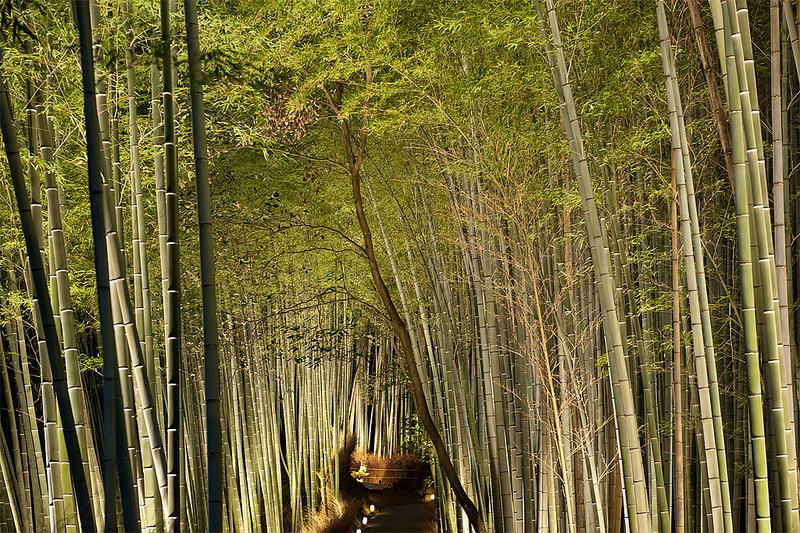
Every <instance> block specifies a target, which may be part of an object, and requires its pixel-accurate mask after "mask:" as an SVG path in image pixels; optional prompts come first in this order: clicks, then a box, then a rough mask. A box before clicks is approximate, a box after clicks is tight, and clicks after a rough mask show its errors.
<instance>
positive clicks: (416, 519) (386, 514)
mask: <svg viewBox="0 0 800 533" xmlns="http://www.w3.org/2000/svg"><path fill="white" fill-rule="evenodd" d="M367 499H368V501H369V503H371V504H373V505H374V506H375V513H374V514H373V515H372V517H370V519H369V521H368V522H367V525H366V526H362V527H361V531H362V532H363V533H367V532H369V533H377V532H383V533H412V532H413V533H418V532H419V533H435V532H436V530H437V528H436V507H435V505H434V503H433V502H432V501H425V500H423V499H422V498H421V497H420V496H419V495H417V494H408V493H405V492H398V491H394V490H384V491H370V493H369V495H368V498H367Z"/></svg>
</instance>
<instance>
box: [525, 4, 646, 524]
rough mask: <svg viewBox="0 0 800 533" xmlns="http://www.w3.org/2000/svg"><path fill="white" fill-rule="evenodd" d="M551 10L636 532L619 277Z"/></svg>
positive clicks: (637, 471) (642, 519)
mask: <svg viewBox="0 0 800 533" xmlns="http://www.w3.org/2000/svg"><path fill="white" fill-rule="evenodd" d="M536 8H537V10H539V9H540V8H539V5H538V3H537V4H536ZM546 8H547V14H548V19H549V23H550V37H551V38H552V41H550V40H549V39H547V42H548V43H549V42H552V48H550V47H548V58H549V59H548V60H549V62H550V66H551V71H552V74H553V81H554V84H555V87H556V91H557V93H558V95H559V101H560V102H561V103H562V104H561V110H562V121H563V125H564V128H565V130H566V132H567V138H568V140H569V143H570V151H571V154H572V160H573V166H574V170H575V173H576V174H577V176H578V189H579V191H580V195H581V202H582V204H583V210H584V216H585V218H586V231H587V234H588V240H589V243H590V248H591V252H592V260H593V263H594V267H595V272H596V276H597V279H598V283H599V293H600V294H599V295H600V301H601V307H602V310H603V315H604V316H603V321H604V322H603V323H604V326H605V327H604V330H605V335H606V343H607V346H608V350H609V356H608V362H609V370H610V376H611V379H612V384H613V386H612V389H613V390H614V396H613V403H614V406H615V411H616V417H617V420H618V424H617V425H618V429H619V433H620V444H621V445H624V446H625V448H624V449H625V450H626V453H623V454H622V456H621V459H622V463H623V470H624V471H625V473H626V474H625V494H626V496H627V498H628V500H629V502H630V503H629V508H630V509H631V510H632V514H633V516H631V517H630V520H629V525H630V527H631V531H637V532H641V533H644V532H647V531H650V529H651V525H650V508H649V507H650V506H649V502H648V500H647V487H646V485H645V480H644V467H643V461H642V454H641V446H640V444H639V438H638V424H637V421H636V413H635V410H634V401H633V393H632V389H631V385H630V381H629V378H628V370H627V363H626V361H625V356H624V352H623V341H622V337H621V331H620V327H619V319H618V315H617V309H616V305H615V303H614V294H615V292H616V285H617V281H616V280H615V279H614V278H613V277H612V275H611V272H610V261H609V257H608V246H607V245H606V244H605V242H604V239H603V236H602V233H601V230H602V228H601V225H600V218H599V216H598V213H597V205H596V203H595V197H594V192H593V190H592V182H591V177H590V175H589V168H588V165H587V162H586V155H585V151H584V149H583V141H582V138H581V134H580V127H579V125H578V118H577V113H576V111H575V103H574V101H573V98H572V90H571V87H570V83H569V81H568V79H567V68H566V63H565V60H564V54H563V50H562V47H561V37H560V33H559V29H558V22H557V18H556V13H555V9H554V7H553V3H552V1H550V0H547V1H546ZM539 18H540V20H542V24H543V19H542V17H541V16H540V17H539Z"/></svg>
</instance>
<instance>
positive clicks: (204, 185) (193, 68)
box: [184, 0, 223, 531]
mask: <svg viewBox="0 0 800 533" xmlns="http://www.w3.org/2000/svg"><path fill="white" fill-rule="evenodd" d="M184 10H185V13H186V15H185V16H186V42H187V45H188V48H189V73H190V89H191V94H192V135H193V139H194V157H195V172H196V179H195V181H196V183H197V216H198V223H199V226H200V261H201V264H200V271H201V277H202V281H201V283H202V287H203V342H204V346H205V350H204V361H205V385H206V397H205V405H206V417H207V419H206V428H207V429H206V431H207V433H208V451H207V453H208V487H209V493H208V528H209V529H210V530H211V531H218V530H221V529H222V480H223V477H222V449H221V446H222V444H221V433H220V432H221V430H220V420H219V417H220V410H219V348H218V344H217V293H216V282H215V274H214V241H213V233H212V230H211V192H210V190H209V184H208V179H209V178H208V153H207V150H206V130H205V111H204V105H203V73H202V70H201V64H200V39H199V35H198V34H199V29H198V24H197V5H196V3H195V2H194V1H192V0H184Z"/></svg>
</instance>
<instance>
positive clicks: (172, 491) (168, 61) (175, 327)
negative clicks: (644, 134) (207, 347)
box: [160, 0, 183, 533]
mask: <svg viewBox="0 0 800 533" xmlns="http://www.w3.org/2000/svg"><path fill="white" fill-rule="evenodd" d="M160 8H161V60H162V77H161V79H162V92H161V96H162V99H163V104H162V108H163V112H164V170H165V174H164V175H165V180H164V185H165V187H164V192H165V196H164V202H165V207H166V211H165V215H166V224H165V226H164V229H165V234H164V238H165V244H164V248H163V250H162V251H163V252H166V257H165V258H163V259H162V269H163V271H162V273H161V277H162V291H163V296H164V347H165V368H166V374H167V375H166V378H167V379H166V383H167V389H166V400H167V401H166V408H167V413H166V414H167V416H166V435H167V438H166V443H167V450H166V455H167V483H168V486H167V497H166V499H165V512H166V522H167V524H166V528H167V531H168V532H170V533H171V532H173V531H179V530H180V520H181V512H180V493H179V491H180V487H179V483H180V470H181V457H182V452H181V441H182V438H183V437H182V435H181V419H180V412H181V394H180V372H181V342H180V331H181V323H180V320H181V312H180V310H181V309H180V306H181V293H180V262H179V255H178V253H179V252H178V152H177V146H176V144H175V143H176V136H175V103H174V95H173V85H174V79H173V69H172V44H171V33H172V26H171V23H170V5H169V0H161V3H160Z"/></svg>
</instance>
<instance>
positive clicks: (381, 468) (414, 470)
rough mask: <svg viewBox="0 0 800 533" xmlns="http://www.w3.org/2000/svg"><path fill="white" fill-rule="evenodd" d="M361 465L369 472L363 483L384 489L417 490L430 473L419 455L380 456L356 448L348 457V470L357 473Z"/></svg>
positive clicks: (428, 466) (427, 465)
mask: <svg viewBox="0 0 800 533" xmlns="http://www.w3.org/2000/svg"><path fill="white" fill-rule="evenodd" d="M361 464H363V465H364V466H365V467H366V469H367V472H369V474H368V475H367V476H366V477H365V478H364V481H366V482H368V483H380V484H381V486H382V487H383V488H384V489H392V488H402V489H403V490H409V491H412V490H418V489H420V488H421V487H422V484H423V482H424V480H425V478H426V477H428V476H430V473H431V467H430V465H429V464H428V463H426V462H423V461H422V460H421V459H420V457H419V455H416V454H410V453H396V454H394V455H389V456H381V455H377V454H374V453H365V452H364V451H363V450H361V449H358V448H356V449H355V450H354V451H353V453H352V455H351V456H350V469H351V470H352V471H357V470H358V469H359V468H360V466H361Z"/></svg>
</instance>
